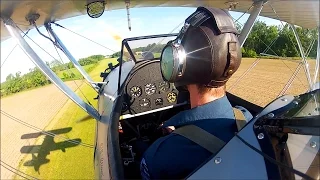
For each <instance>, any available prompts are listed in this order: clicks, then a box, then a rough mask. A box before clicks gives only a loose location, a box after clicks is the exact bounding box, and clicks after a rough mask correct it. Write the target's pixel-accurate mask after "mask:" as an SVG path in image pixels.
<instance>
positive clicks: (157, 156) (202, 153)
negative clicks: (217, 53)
mask: <svg viewBox="0 0 320 180" xmlns="http://www.w3.org/2000/svg"><path fill="white" fill-rule="evenodd" d="M189 124H193V125H196V126H198V127H200V128H202V129H204V130H206V131H207V132H209V133H211V134H213V135H215V136H216V137H218V138H219V139H221V140H223V141H224V142H228V141H229V140H231V138H232V137H233V136H234V134H235V132H236V131H237V127H236V123H235V118H234V113H233V109H232V106H231V104H230V102H229V100H228V99H227V97H226V96H224V97H222V98H220V99H217V100H215V101H212V102H210V103H207V104H204V105H201V106H198V107H195V108H192V109H189V110H186V111H182V112H180V113H178V114H177V115H175V116H173V117H172V118H170V119H169V120H168V121H167V122H165V123H164V125H163V126H164V127H166V126H175V128H176V129H177V128H179V127H181V126H184V125H189ZM210 156H212V153H211V152H209V151H208V150H206V149H204V148H203V147H201V146H199V145H198V144H196V143H194V142H192V141H190V140H189V139H187V138H185V137H183V136H180V135H178V134H175V133H171V134H169V135H167V136H165V137H162V138H159V139H158V140H156V141H155V142H154V143H153V144H152V145H151V146H150V147H149V148H148V149H147V151H146V152H145V154H144V156H143V158H142V161H141V164H140V170H141V175H142V178H143V179H166V178H170V179H181V178H185V177H187V176H188V175H189V174H190V173H191V172H192V171H193V170H195V169H196V168H197V167H198V166H199V165H200V164H201V163H203V162H204V161H205V160H206V159H207V158H209V157H210Z"/></svg>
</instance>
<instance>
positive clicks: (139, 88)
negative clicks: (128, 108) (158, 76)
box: [130, 86, 142, 98]
mask: <svg viewBox="0 0 320 180" xmlns="http://www.w3.org/2000/svg"><path fill="white" fill-rule="evenodd" d="M134 87H136V88H138V90H139V92H140V93H139V95H138V96H134V95H133V92H132V91H133V90H132V89H133V88H134ZM141 95H142V88H141V87H140V86H132V87H131V88H130V96H131V97H133V98H138V97H140V96H141Z"/></svg>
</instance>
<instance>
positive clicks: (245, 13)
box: [235, 4, 253, 23]
mask: <svg viewBox="0 0 320 180" xmlns="http://www.w3.org/2000/svg"><path fill="white" fill-rule="evenodd" d="M252 7H253V4H252V5H251V6H250V7H249V8H248V9H247V11H246V12H244V13H242V14H241V16H240V17H238V19H236V20H235V23H237V22H238V21H239V20H240V19H241V18H242V17H243V16H244V15H245V14H246V13H248V12H249V11H250V9H251V8H252Z"/></svg>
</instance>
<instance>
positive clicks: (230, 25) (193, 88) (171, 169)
mask: <svg viewBox="0 0 320 180" xmlns="http://www.w3.org/2000/svg"><path fill="white" fill-rule="evenodd" d="M237 35H238V34H237V30H236V28H235V25H234V22H233V20H232V18H231V16H230V14H229V13H228V12H227V11H225V10H221V9H216V8H204V7H199V8H197V10H196V11H195V12H194V13H193V14H192V15H190V16H189V17H188V18H187V19H186V20H185V24H184V26H183V28H182V29H181V31H180V33H179V34H178V36H177V38H176V39H175V40H173V41H170V42H169V43H168V44H167V46H166V47H164V49H163V51H162V54H161V60H160V66H161V67H160V68H161V72H162V76H163V78H164V79H165V80H167V81H169V82H174V83H175V86H176V87H177V88H180V89H183V88H185V89H186V90H188V91H189V94H190V106H191V109H189V110H186V111H182V112H180V113H178V114H176V115H175V116H173V117H172V118H170V119H169V120H168V121H166V122H165V123H164V124H163V125H162V127H163V128H169V127H171V129H172V130H174V129H175V130H174V131H173V132H172V133H170V134H169V135H167V136H164V137H161V138H159V139H157V140H156V141H155V142H154V143H153V144H152V145H151V146H150V147H149V148H148V149H147V151H146V152H145V153H144V155H143V158H142V161H141V164H140V171H141V176H142V178H143V179H168V178H169V179H181V178H186V177H187V176H188V175H189V174H190V173H191V172H193V171H194V170H196V168H197V167H199V166H200V165H201V164H202V163H204V162H205V160H207V159H208V158H209V157H210V156H212V155H214V154H213V153H212V152H210V151H208V150H207V149H205V148H203V147H202V146H200V145H199V144H197V143H195V142H194V141H192V140H190V139H188V138H186V137H184V136H182V135H180V134H177V133H174V132H175V131H177V130H179V129H180V128H183V127H185V126H188V125H195V126H197V127H198V128H201V129H202V130H204V131H206V132H208V133H210V134H211V135H214V136H215V137H217V138H219V139H220V140H221V141H223V142H225V143H227V142H228V141H229V140H231V138H232V137H234V135H235V132H237V127H236V123H235V115H234V112H233V108H232V106H231V104H230V102H229V101H228V99H227V97H226V82H227V81H228V79H229V78H230V77H231V76H232V74H234V73H235V72H236V70H237V69H238V67H239V65H240V62H241V49H240V43H239V41H238V38H237ZM242 110H243V109H242ZM244 111H245V110H244ZM244 116H245V117H246V118H249V119H250V118H251V117H252V116H251V114H250V113H248V112H245V113H244ZM189 133H190V132H189ZM217 173H219V172H217Z"/></svg>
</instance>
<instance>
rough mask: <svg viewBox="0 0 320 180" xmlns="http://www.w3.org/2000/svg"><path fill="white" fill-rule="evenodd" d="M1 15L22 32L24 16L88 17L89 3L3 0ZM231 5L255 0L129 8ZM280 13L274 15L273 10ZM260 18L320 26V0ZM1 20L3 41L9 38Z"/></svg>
mask: <svg viewBox="0 0 320 180" xmlns="http://www.w3.org/2000/svg"><path fill="white" fill-rule="evenodd" d="M0 2H1V6H0V7H1V16H7V17H11V18H12V19H13V21H14V22H16V23H17V24H20V25H21V24H23V25H21V26H20V28H21V29H23V30H27V29H30V28H32V27H31V26H30V25H29V22H27V21H26V19H25V17H26V16H27V15H28V14H30V13H33V12H37V13H39V14H40V18H39V19H38V20H37V24H39V25H43V23H44V22H45V21H48V20H49V21H50V20H55V21H58V20H62V19H66V18H70V17H74V16H78V15H83V14H86V3H87V0H1V1H0ZM105 2H106V10H114V9H124V8H125V7H126V6H125V1H124V0H123V1H119V0H105ZM229 2H236V3H238V4H237V6H236V9H233V11H237V12H246V11H247V9H248V8H249V7H250V6H251V5H252V2H253V0H215V1H214V0H202V1H199V0H183V1H182V0H170V1H168V0H166V1H165V0H130V8H137V7H181V6H183V7H198V6H209V7H217V8H223V9H227V8H229ZM271 7H273V8H274V10H275V11H276V12H277V14H275V13H274V11H273V9H272V8H271ZM260 15H261V16H265V17H270V18H274V19H279V20H281V21H285V22H288V23H291V24H295V25H299V26H302V27H305V28H315V27H317V26H319V0H269V1H268V2H267V4H265V5H264V8H263V10H262V11H261V14H260ZM3 26H4V25H3V22H2V21H1V27H2V28H1V41H3V40H5V39H7V38H9V37H10V35H9V32H8V31H7V29H6V28H3Z"/></svg>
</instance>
